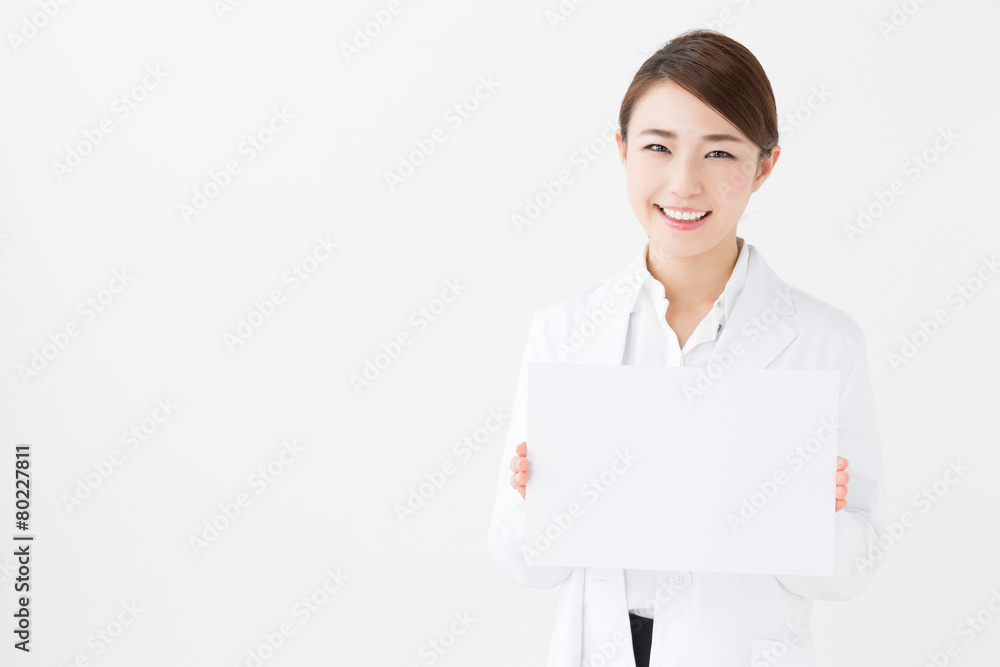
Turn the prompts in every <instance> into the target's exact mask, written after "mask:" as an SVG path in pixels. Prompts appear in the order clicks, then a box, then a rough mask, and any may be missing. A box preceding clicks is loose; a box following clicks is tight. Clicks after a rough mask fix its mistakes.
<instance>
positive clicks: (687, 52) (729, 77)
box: [618, 30, 778, 162]
mask: <svg viewBox="0 0 1000 667" xmlns="http://www.w3.org/2000/svg"><path fill="white" fill-rule="evenodd" d="M662 81H672V82H674V83H675V84H677V85H678V86H680V87H681V88H683V89H684V90H686V91H688V92H689V93H691V94H692V95H694V96H695V97H697V98H698V99H700V100H701V101H702V102H704V103H705V104H707V105H708V106H710V107H711V108H712V109H714V110H715V111H717V112H718V113H719V114H720V115H721V116H722V117H723V118H725V119H726V120H728V121H729V122H730V123H732V124H733V125H734V126H736V128H737V129H738V130H739V131H740V132H742V133H743V135H744V136H746V137H747V138H748V139H750V141H752V142H753V143H755V144H756V145H757V146H759V147H760V156H759V158H758V162H759V161H760V160H764V159H765V158H767V157H769V156H770V155H771V147H773V146H774V145H775V144H776V143H778V110H777V107H776V106H775V103H774V92H773V91H772V90H771V82H770V81H768V80H767V75H766V74H764V68H763V67H761V65H760V62H758V60H757V58H755V57H754V55H753V54H752V53H750V51H749V49H747V48H746V47H745V46H743V45H742V44H740V43H739V42H737V41H736V40H734V39H732V38H730V37H727V36H726V35H723V34H722V33H720V32H716V31H714V30H688V31H687V32H684V33H681V34H680V35H678V36H677V37H674V38H673V39H672V40H670V41H669V42H667V43H666V44H664V45H663V46H662V47H660V50H659V51H657V52H656V53H654V54H653V55H651V56H650V57H649V58H647V59H646V62H644V63H643V64H642V66H641V67H640V68H639V71H637V72H636V73H635V77H633V79H632V83H631V84H630V85H629V87H628V90H627V91H626V92H625V97H624V99H623V100H622V106H621V111H619V113H618V125H619V126H620V127H621V132H622V141H623V142H627V139H628V134H627V132H628V123H629V120H630V119H631V117H632V111H633V110H634V109H635V106H636V104H638V103H639V100H640V99H642V97H643V95H645V94H646V92H647V91H648V90H649V89H650V88H651V87H653V86H654V85H656V84H658V83H661V82H662Z"/></svg>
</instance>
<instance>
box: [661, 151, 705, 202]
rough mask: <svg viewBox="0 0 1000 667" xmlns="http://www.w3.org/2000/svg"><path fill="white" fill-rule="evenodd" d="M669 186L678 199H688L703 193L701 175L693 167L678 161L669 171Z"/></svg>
mask: <svg viewBox="0 0 1000 667" xmlns="http://www.w3.org/2000/svg"><path fill="white" fill-rule="evenodd" d="M667 186H668V187H669V189H670V192H671V193H673V194H674V195H675V196H676V197H677V198H678V199H687V198H689V197H692V196H694V195H697V194H699V193H700V192H701V175H700V174H699V173H698V170H697V169H696V168H695V167H693V166H692V165H690V164H688V163H686V162H684V161H682V160H677V161H675V162H674V163H673V164H671V165H670V168H669V169H668V172H667Z"/></svg>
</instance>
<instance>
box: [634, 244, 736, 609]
mask: <svg viewBox="0 0 1000 667" xmlns="http://www.w3.org/2000/svg"><path fill="white" fill-rule="evenodd" d="M736 243H737V246H738V247H739V249H740V254H739V257H738V258H737V259H736V266H735V267H733V273H732V275H730V277H729V281H728V282H726V286H725V288H724V289H723V290H722V294H720V295H719V298H718V299H716V301H715V305H714V306H712V309H711V310H710V311H708V314H707V315H705V317H704V319H702V321H701V322H699V323H698V326H697V327H696V328H695V330H694V332H693V333H692V334H691V337H690V338H688V339H687V341H686V342H685V343H684V349H681V347H680V344H679V343H678V342H677V334H676V333H674V330H673V329H671V328H670V325H669V324H667V319H666V316H667V306H668V305H669V301H668V300H667V297H666V293H665V291H664V289H663V285H662V284H661V283H660V282H659V281H658V280H657V279H656V278H654V277H653V276H652V274H651V273H650V272H649V268H648V267H649V265H648V263H646V264H644V268H643V270H642V277H641V281H642V286H641V288H640V290H641V291H640V293H639V295H638V298H637V299H636V305H635V311H634V312H633V313H632V314H631V316H630V319H629V323H628V333H627V335H626V338H625V353H624V355H623V358H622V364H627V365H644V366H656V365H661V366H696V367H697V366H702V367H704V366H707V365H708V361H709V359H711V357H712V352H713V351H714V350H715V341H716V340H717V339H718V337H719V334H720V333H721V331H722V327H724V326H725V324H726V320H727V318H728V317H729V314H730V313H731V312H732V311H733V306H734V305H735V304H736V299H737V298H739V295H740V292H742V291H743V286H744V284H745V283H746V276H747V261H748V251H747V247H746V245H745V244H744V243H743V239H742V238H740V237H738V236H737V237H736ZM648 251H649V243H648V242H647V243H646V246H645V247H644V248H643V249H642V254H643V256H644V258H645V259H646V261H647V262H648V257H649V256H648V254H647V253H648ZM656 575H657V573H656V571H654V570H625V595H626V599H627V601H628V609H629V611H631V612H632V613H635V614H638V615H640V616H645V617H646V618H653V609H654V607H655V601H656V580H657V576H656Z"/></svg>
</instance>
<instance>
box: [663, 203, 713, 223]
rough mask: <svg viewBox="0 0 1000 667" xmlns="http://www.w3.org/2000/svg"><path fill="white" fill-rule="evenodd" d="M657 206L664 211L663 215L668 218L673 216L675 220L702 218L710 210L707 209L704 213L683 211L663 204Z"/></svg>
mask: <svg viewBox="0 0 1000 667" xmlns="http://www.w3.org/2000/svg"><path fill="white" fill-rule="evenodd" d="M657 208H659V209H660V210H661V211H663V215H665V216H667V217H668V218H673V219H674V220H700V219H701V218H704V217H705V216H706V215H708V211H705V212H704V213H695V212H693V211H686V212H683V213H682V212H680V211H675V210H673V209H671V208H663V207H662V206H657Z"/></svg>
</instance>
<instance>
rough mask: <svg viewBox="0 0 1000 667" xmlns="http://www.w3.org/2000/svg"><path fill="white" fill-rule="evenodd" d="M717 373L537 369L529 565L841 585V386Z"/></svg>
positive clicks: (823, 380)
mask: <svg viewBox="0 0 1000 667" xmlns="http://www.w3.org/2000/svg"><path fill="white" fill-rule="evenodd" d="M705 371H706V369H705V368H695V367H670V366H618V365H604V364H549V363H537V362H529V364H528V380H527V416H526V419H527V443H528V444H527V448H528V460H529V461H530V462H531V469H530V470H531V473H530V479H529V481H528V484H527V487H526V489H525V512H526V526H525V527H526V529H527V530H526V535H527V538H526V544H525V545H524V547H525V554H526V556H527V557H528V559H529V562H531V563H533V564H536V565H562V566H573V567H606V568H623V569H644V570H687V571H702V572H732V573H756V574H789V575H813V576H829V575H831V574H833V551H834V543H833V539H834V510H835V497H834V489H835V486H836V482H835V473H836V459H837V436H836V429H837V415H838V395H839V384H840V373H839V372H838V371H816V370H771V369H739V368H730V369H728V370H726V371H724V372H723V373H722V375H721V376H720V377H718V378H716V379H712V378H710V377H708V376H707V375H706V374H705ZM699 388H700V389H699Z"/></svg>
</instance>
